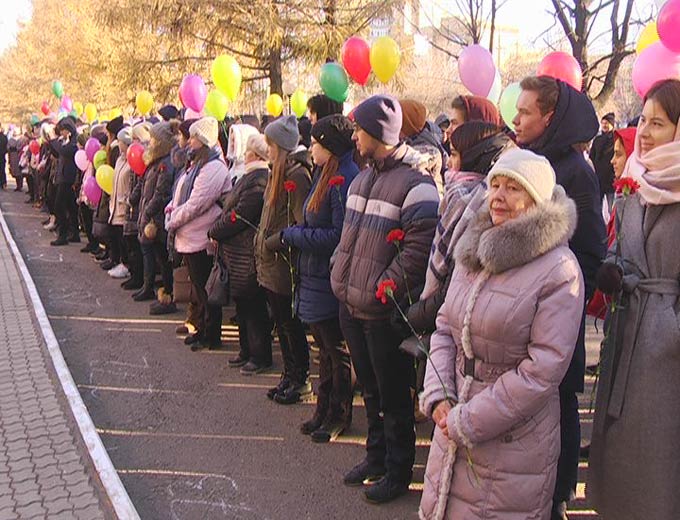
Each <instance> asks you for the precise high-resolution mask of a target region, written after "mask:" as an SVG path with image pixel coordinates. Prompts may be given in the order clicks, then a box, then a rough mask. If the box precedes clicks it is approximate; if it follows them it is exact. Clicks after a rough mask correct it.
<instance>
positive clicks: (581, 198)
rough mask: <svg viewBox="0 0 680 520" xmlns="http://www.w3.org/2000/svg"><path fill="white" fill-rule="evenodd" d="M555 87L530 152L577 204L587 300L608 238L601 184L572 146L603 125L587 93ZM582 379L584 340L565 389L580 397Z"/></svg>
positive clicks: (576, 245) (578, 251)
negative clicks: (543, 124) (550, 109)
mask: <svg viewBox="0 0 680 520" xmlns="http://www.w3.org/2000/svg"><path fill="white" fill-rule="evenodd" d="M557 82H558V84H559V87H560V95H559V98H558V100H557V106H556V107H555V113H554V115H553V117H552V120H551V121H550V124H549V125H548V128H546V130H545V132H543V135H541V137H539V138H538V139H537V140H536V141H535V142H534V143H531V144H530V145H529V146H528V148H529V149H531V150H532V151H534V152H536V153H537V154H539V155H542V156H544V157H545V158H546V159H548V160H549V161H550V164H551V165H552V167H553V169H554V170H555V174H556V176H557V183H558V184H560V185H561V186H562V187H563V188H564V191H566V193H567V195H568V196H569V198H571V199H572V200H573V201H574V202H575V203H576V209H577V212H578V224H577V226H576V232H575V233H574V236H573V237H572V238H571V240H570V241H569V248H570V249H571V250H572V251H573V253H574V254H575V255H576V258H577V260H578V263H579V265H580V266H581V270H582V271H583V278H584V280H585V286H586V300H587V299H589V298H590V297H591V296H592V294H593V292H594V291H595V275H596V273H597V270H598V269H599V267H600V264H601V263H602V260H603V258H604V256H605V254H606V252H607V248H606V244H607V233H606V230H605V225H604V219H603V217H602V197H601V195H600V185H599V182H598V180H597V177H596V176H595V172H594V171H593V170H592V168H591V167H590V165H589V164H588V163H587V162H586V160H585V158H584V157H583V154H582V153H580V152H577V151H576V150H575V149H574V148H573V147H572V145H574V144H576V143H585V142H588V141H590V140H591V139H592V138H593V137H594V136H595V134H597V131H598V128H599V122H598V119H597V115H596V114H595V109H594V108H593V105H592V103H591V102H590V100H589V99H588V98H587V97H586V95H585V94H583V93H582V92H578V91H577V90H575V89H574V88H572V87H571V86H569V85H567V84H566V83H564V82H562V81H560V80H557ZM584 304H585V302H584ZM584 374H585V337H584V336H583V335H581V336H580V337H579V340H578V342H577V344H576V350H575V351H574V357H573V358H572V361H571V365H570V366H569V370H568V371H567V375H566V376H565V378H564V380H563V382H562V389H563V390H565V389H567V390H570V391H575V392H582V391H583V377H584Z"/></svg>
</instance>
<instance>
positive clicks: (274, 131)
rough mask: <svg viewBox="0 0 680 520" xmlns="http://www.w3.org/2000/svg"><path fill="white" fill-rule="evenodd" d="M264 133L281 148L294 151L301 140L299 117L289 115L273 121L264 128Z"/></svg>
mask: <svg viewBox="0 0 680 520" xmlns="http://www.w3.org/2000/svg"><path fill="white" fill-rule="evenodd" d="M264 135H266V136H267V137H268V138H269V140H270V141H272V142H274V143H275V144H276V145H277V146H278V147H279V148H281V149H283V150H286V151H288V152H292V151H293V150H295V148H297V145H298V142H299V141H300V131H299V130H298V121H297V117H295V116H287V117H281V118H279V119H277V120H276V121H272V122H271V123H269V124H268V125H267V128H265V129H264Z"/></svg>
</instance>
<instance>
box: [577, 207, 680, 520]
mask: <svg viewBox="0 0 680 520" xmlns="http://www.w3.org/2000/svg"><path fill="white" fill-rule="evenodd" d="M616 212H617V216H618V218H619V219H622V221H621V224H620V236H621V243H620V244H619V245H620V254H619V259H618V264H619V266H621V267H622V268H623V270H624V278H623V301H622V308H621V310H620V311H618V312H615V313H614V315H613V317H612V318H611V320H612V322H611V328H610V330H609V332H608V334H607V340H606V342H605V347H604V349H603V353H602V360H601V375H600V381H599V383H598V389H597V400H596V406H595V421H594V425H593V437H592V444H591V452H590V468H589V471H588V483H587V488H586V492H587V494H588V497H589V498H590V500H591V501H592V503H593V504H594V506H595V508H596V509H597V511H598V512H599V513H600V515H601V517H602V518H603V519H604V520H639V519H650V520H651V519H658V520H662V519H663V520H665V519H668V520H670V519H675V518H680V493H679V492H678V489H679V488H680V329H679V328H678V313H679V312H680V301H679V300H678V296H679V295H680V284H679V283H678V279H679V278H680V252H678V247H677V239H676V238H675V237H677V236H678V233H679V232H680V204H669V205H664V206H656V205H647V206H645V205H643V204H642V202H641V199H640V196H639V195H638V194H635V195H631V196H630V197H628V198H626V199H623V200H621V203H620V205H618V206H617V209H616ZM616 246H617V243H616V242H614V244H613V245H612V247H611V248H610V250H609V254H608V257H607V261H608V262H614V261H616V254H615V253H616ZM621 259H623V261H622V260H621Z"/></svg>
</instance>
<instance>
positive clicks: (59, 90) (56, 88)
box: [52, 81, 64, 99]
mask: <svg viewBox="0 0 680 520" xmlns="http://www.w3.org/2000/svg"><path fill="white" fill-rule="evenodd" d="M52 94H54V95H55V96H57V97H58V98H59V99H61V98H62V97H63V95H64V86H63V85H62V84H61V81H55V82H54V83H52Z"/></svg>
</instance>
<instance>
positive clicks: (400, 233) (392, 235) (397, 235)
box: [387, 228, 406, 244]
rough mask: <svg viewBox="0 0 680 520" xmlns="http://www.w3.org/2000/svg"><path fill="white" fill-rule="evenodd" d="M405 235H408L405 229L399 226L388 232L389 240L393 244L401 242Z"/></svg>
mask: <svg viewBox="0 0 680 520" xmlns="http://www.w3.org/2000/svg"><path fill="white" fill-rule="evenodd" d="M405 235H406V233H404V230H403V229H399V228H397V229H393V230H392V231H390V232H389V233H387V241H388V242H389V243H390V244H392V243H394V242H401V241H402V240H404V236H405Z"/></svg>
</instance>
